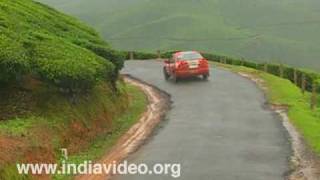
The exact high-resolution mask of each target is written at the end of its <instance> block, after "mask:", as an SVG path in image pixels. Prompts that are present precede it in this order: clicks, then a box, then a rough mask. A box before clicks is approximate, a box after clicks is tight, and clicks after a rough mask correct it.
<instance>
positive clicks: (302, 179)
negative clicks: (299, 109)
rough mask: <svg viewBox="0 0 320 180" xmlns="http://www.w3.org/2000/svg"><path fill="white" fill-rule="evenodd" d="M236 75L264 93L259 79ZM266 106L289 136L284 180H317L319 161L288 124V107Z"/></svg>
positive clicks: (290, 124)
mask: <svg viewBox="0 0 320 180" xmlns="http://www.w3.org/2000/svg"><path fill="white" fill-rule="evenodd" d="M236 74H238V75H240V76H242V77H244V78H246V79H249V80H250V81H252V82H254V83H255V84H256V85H257V86H258V87H259V88H261V89H262V91H263V92H264V93H266V91H267V88H266V87H265V86H264V85H263V82H264V81H263V80H262V79H261V78H258V77H255V76H253V75H250V74H248V73H244V72H236ZM267 103H268V104H267V105H268V106H269V107H270V109H271V110H272V111H274V112H275V113H277V114H278V115H279V117H280V118H281V121H282V125H283V126H284V127H285V129H286V130H287V132H288V134H289V138H290V142H291V148H292V151H293V154H292V155H291V157H290V164H289V165H290V171H289V172H288V174H287V175H286V176H285V179H286V180H319V178H318V176H319V171H320V170H319V169H318V168H316V167H317V166H319V163H320V162H319V160H318V159H317V158H316V156H315V155H314V153H313V152H312V151H311V150H310V149H309V148H308V146H307V144H306V143H305V141H304V139H303V137H302V135H301V134H300V133H299V131H298V130H297V129H296V128H295V127H294V125H293V124H292V123H291V122H290V118H289V116H288V107H287V106H286V105H279V104H272V103H270V102H268V100H267Z"/></svg>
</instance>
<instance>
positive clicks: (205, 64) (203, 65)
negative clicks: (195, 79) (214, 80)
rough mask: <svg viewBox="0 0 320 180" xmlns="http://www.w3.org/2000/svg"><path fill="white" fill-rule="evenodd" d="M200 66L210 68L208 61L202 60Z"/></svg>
mask: <svg viewBox="0 0 320 180" xmlns="http://www.w3.org/2000/svg"><path fill="white" fill-rule="evenodd" d="M199 64H200V66H201V67H208V66H209V64H208V61H207V60H206V59H200V60H199Z"/></svg>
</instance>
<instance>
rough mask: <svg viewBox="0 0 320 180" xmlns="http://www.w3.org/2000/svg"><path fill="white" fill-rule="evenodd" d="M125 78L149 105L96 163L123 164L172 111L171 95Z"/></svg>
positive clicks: (95, 179) (90, 178)
mask: <svg viewBox="0 0 320 180" xmlns="http://www.w3.org/2000/svg"><path fill="white" fill-rule="evenodd" d="M123 77H124V81H125V82H126V83H129V84H131V85H133V86H136V87H138V88H139V89H140V90H142V91H143V92H144V94H145V95H146V96H147V99H148V105H147V108H146V111H145V112H144V113H143V114H142V115H141V117H140V119H139V121H138V122H137V123H135V124H134V125H133V126H132V127H131V128H130V129H129V130H128V131H127V132H126V133H125V134H123V135H122V136H121V137H120V138H119V140H118V141H117V143H116V144H115V145H114V146H113V147H112V148H111V150H110V151H109V152H108V153H106V154H105V155H104V156H103V157H102V158H101V159H100V160H98V161H97V162H96V163H102V164H113V163H114V162H121V161H123V160H124V159H125V158H127V157H128V156H129V155H130V154H132V153H133V152H135V151H137V150H138V149H139V147H141V145H143V144H144V142H145V141H146V140H147V139H148V138H149V137H150V136H151V135H152V133H153V132H154V130H155V128H156V127H157V125H159V123H160V122H161V121H162V120H163V119H164V118H165V116H166V114H167V112H168V111H169V110H170V109H171V104H172V101H171V95H170V94H168V93H166V92H165V91H163V90H161V89H159V88H158V87H156V86H153V85H151V84H149V83H146V82H144V81H142V80H140V79H138V78H135V77H133V76H131V75H129V74H124V75H123ZM112 176H113V174H102V175H82V176H77V177H75V179H76V180H108V179H111V178H112Z"/></svg>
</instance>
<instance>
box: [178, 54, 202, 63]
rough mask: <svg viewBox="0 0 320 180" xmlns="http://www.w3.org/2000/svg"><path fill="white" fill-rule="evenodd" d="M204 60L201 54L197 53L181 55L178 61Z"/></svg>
mask: <svg viewBox="0 0 320 180" xmlns="http://www.w3.org/2000/svg"><path fill="white" fill-rule="evenodd" d="M202 58H203V57H202V56H201V54H199V53H196V52H187V53H182V54H181V55H179V56H178V60H185V61H191V60H196V59H202Z"/></svg>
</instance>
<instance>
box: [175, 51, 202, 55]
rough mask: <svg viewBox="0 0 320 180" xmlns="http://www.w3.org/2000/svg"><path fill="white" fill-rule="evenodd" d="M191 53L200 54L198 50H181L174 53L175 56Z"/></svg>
mask: <svg viewBox="0 0 320 180" xmlns="http://www.w3.org/2000/svg"><path fill="white" fill-rule="evenodd" d="M190 53H197V54H200V53H199V52H198V51H179V52H176V53H174V56H179V55H183V54H190Z"/></svg>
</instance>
